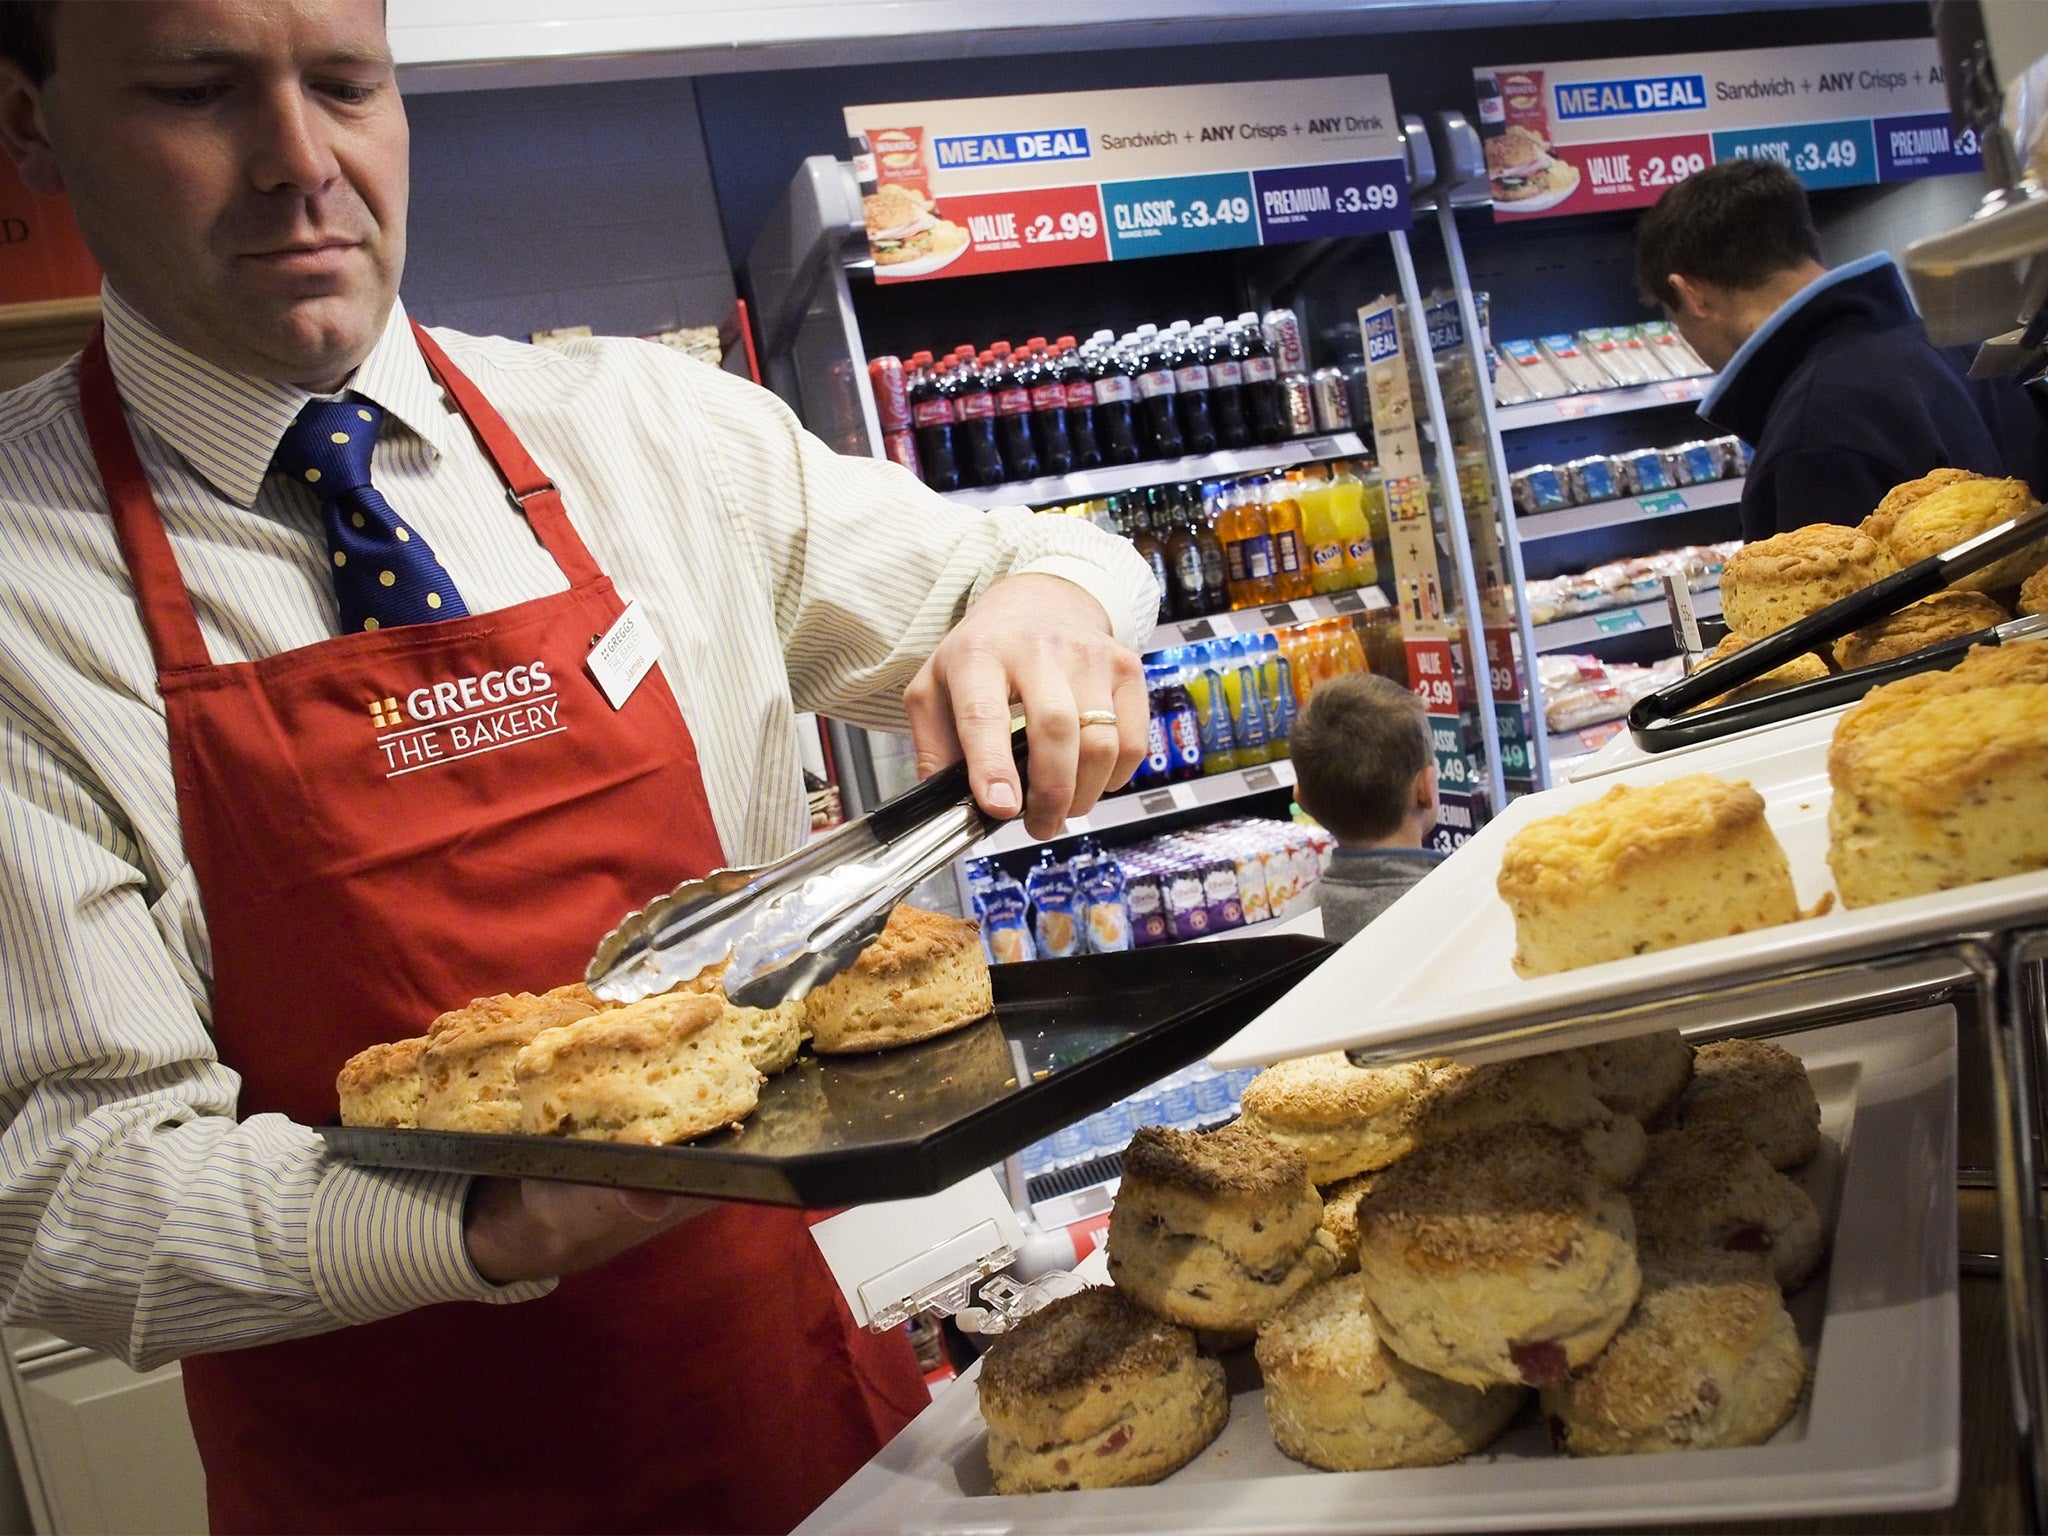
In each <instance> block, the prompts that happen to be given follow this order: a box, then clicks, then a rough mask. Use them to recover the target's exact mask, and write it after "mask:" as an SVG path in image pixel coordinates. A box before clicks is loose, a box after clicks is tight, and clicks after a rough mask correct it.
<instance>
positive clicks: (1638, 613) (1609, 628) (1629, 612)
mask: <svg viewBox="0 0 2048 1536" xmlns="http://www.w3.org/2000/svg"><path fill="white" fill-rule="evenodd" d="M1593 627H1594V628H1595V629H1597V630H1599V631H1600V633H1601V634H1603V635H1625V634H1627V633H1628V632H1629V631H1630V630H1632V629H1642V628H1643V627H1644V622H1643V614H1642V610H1641V609H1640V608H1622V609H1619V610H1617V611H1616V612H1614V613H1596V614H1594V615H1593Z"/></svg>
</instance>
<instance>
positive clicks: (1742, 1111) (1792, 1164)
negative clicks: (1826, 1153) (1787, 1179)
mask: <svg viewBox="0 0 2048 1536" xmlns="http://www.w3.org/2000/svg"><path fill="white" fill-rule="evenodd" d="M1673 1119H1674V1121H1675V1122H1676V1123H1677V1124H1678V1125H1680V1126H1686V1127H1691V1126H1696V1125H1703V1124H1706V1123H1709V1122H1712V1123H1715V1124H1719V1125H1726V1126H1730V1127H1732V1128H1733V1129H1735V1130H1736V1131H1739V1132H1740V1133H1741V1134H1742V1135H1743V1136H1745V1137H1747V1138H1748V1140H1749V1144H1750V1145H1751V1146H1753V1147H1755V1148H1756V1149H1757V1151H1759V1152H1761V1153H1762V1154H1763V1156H1764V1160H1765V1161H1766V1162H1768V1163H1769V1164H1770V1165H1771V1166H1772V1167H1773V1168H1796V1167H1798V1166H1799V1165H1800V1164H1801V1163H1803V1162H1806V1161H1807V1160H1808V1159H1809V1158H1811V1157H1812V1156H1813V1155H1814V1153H1816V1152H1818V1151H1819V1150H1820V1101H1819V1100H1818V1099H1817V1098H1815V1097H1814V1092H1813V1081H1812V1079H1810V1078H1809V1077H1807V1075H1806V1063H1805V1062H1803V1061H1801V1060H1800V1059H1799V1058H1798V1057H1797V1056H1795V1055H1793V1054H1792V1053H1791V1052H1790V1051H1788V1050H1786V1049H1785V1048H1784V1047H1783V1046H1782V1045H1773V1044H1772V1043H1771V1042H1770V1041H1768V1040H1716V1041H1714V1042H1713V1043H1712V1044H1710V1045H1703V1046H1701V1047H1700V1048H1699V1049H1698V1050H1697V1051H1695V1052H1693V1071H1692V1082H1691V1083H1689V1084H1688V1085H1687V1086H1686V1090H1685V1093H1684V1094H1683V1095H1682V1096H1681V1097H1680V1098H1679V1101H1678V1108H1677V1110H1676V1111H1675V1112H1674V1114H1673Z"/></svg>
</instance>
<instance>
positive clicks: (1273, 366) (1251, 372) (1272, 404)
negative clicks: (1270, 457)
mask: <svg viewBox="0 0 2048 1536" xmlns="http://www.w3.org/2000/svg"><path fill="white" fill-rule="evenodd" d="M1234 329H1235V331H1236V333H1237V339H1236V341H1235V343H1234V344H1233V345H1232V348H1231V350H1232V351H1233V352H1234V353H1235V354H1236V355H1237V357H1238V360H1239V362H1240V363H1241V364H1242V365H1243V367H1244V413H1245V419H1246V421H1247V422H1248V423H1249V424H1250V426H1251V429H1252V441H1253V442H1256V443H1280V442H1285V441H1286V440H1287V438H1288V436H1289V432H1288V427H1287V408H1286V405H1285V403H1284V402H1283V401H1282V399H1281V396H1280V367H1279V364H1278V363H1276V362H1275V361H1274V359H1273V349H1272V347H1271V346H1270V345H1268V343H1267V341H1266V333H1265V331H1264V330H1263V329H1262V328H1261V327H1260V325H1259V317H1258V316H1257V315H1255V314H1252V313H1251V312H1250V311H1249V310H1247V311H1246V312H1245V313H1244V314H1241V315H1239V316H1238V317H1237V324H1236V326H1235V327H1234Z"/></svg>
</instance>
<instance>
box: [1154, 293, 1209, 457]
mask: <svg viewBox="0 0 2048 1536" xmlns="http://www.w3.org/2000/svg"><path fill="white" fill-rule="evenodd" d="M1166 346H1167V351H1168V356H1169V357H1171V358H1172V360H1173V390H1174V400H1173V405H1174V411H1175V413H1176V414H1177V415H1178V416H1179V417H1180V436H1181V442H1182V444H1183V445H1184V446H1185V447H1186V449H1187V451H1188V452H1189V453H1214V452H1215V451H1216V422H1215V419H1214V418H1213V417H1211V416H1210V414H1209V365H1208V364H1207V363H1205V362H1203V361H1202V349H1201V348H1200V347H1198V346H1197V345H1195V336H1194V329H1193V327H1191V326H1190V325H1189V324H1188V323H1187V321H1185V320H1176V321H1174V322H1173V328H1172V330H1170V331H1168V332H1167V335H1166Z"/></svg>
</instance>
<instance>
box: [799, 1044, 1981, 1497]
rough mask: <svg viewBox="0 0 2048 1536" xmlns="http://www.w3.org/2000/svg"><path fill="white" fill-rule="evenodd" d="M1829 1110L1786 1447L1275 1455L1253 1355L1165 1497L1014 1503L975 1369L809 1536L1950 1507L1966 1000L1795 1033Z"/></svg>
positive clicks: (1956, 1414)
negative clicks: (1335, 1468) (1333, 1464)
mask: <svg viewBox="0 0 2048 1536" xmlns="http://www.w3.org/2000/svg"><path fill="white" fill-rule="evenodd" d="M1784 1044H1785V1045H1786V1046H1787V1047H1788V1048H1789V1049H1791V1050H1794V1051H1796V1052H1798V1054H1799V1055H1800V1056H1802V1057H1803V1058H1804V1059H1805V1061H1806V1065H1807V1069H1808V1071H1809V1073H1810V1074H1811V1075H1812V1077H1813V1084H1814V1089H1815V1092H1816V1094H1817V1095H1818V1097H1819V1099H1820V1101H1821V1129H1822V1131H1823V1133H1824V1135H1825V1137H1826V1138H1827V1145H1826V1148H1825V1150H1824V1151H1823V1154H1822V1155H1821V1156H1820V1157H1818V1158H1816V1159H1815V1160H1814V1162H1813V1164H1811V1165H1809V1167H1808V1168H1807V1169H1805V1170H1802V1171H1801V1173H1800V1175H1799V1177H1800V1179H1801V1182H1803V1183H1804V1184H1805V1185H1806V1186H1807V1189H1808V1192H1809V1193H1811V1194H1812V1195H1813V1196H1814V1197H1815V1203H1816V1204H1817V1205H1819V1206H1820V1208H1821V1210H1822V1212H1823V1214H1826V1213H1827V1212H1829V1211H1830V1210H1833V1211H1835V1212H1837V1213H1838V1214H1837V1216H1836V1219H1835V1221H1834V1252H1833V1257H1832V1259H1831V1261H1830V1264H1829V1267H1828V1269H1827V1270H1826V1272H1825V1273H1824V1274H1822V1275H1821V1276H1820V1277H1819V1278H1817V1279H1815V1280H1814V1281H1812V1282H1811V1283H1809V1284H1808V1285H1807V1286H1806V1287H1805V1288H1804V1289H1803V1290H1802V1291H1801V1292H1799V1293H1798V1294H1797V1295H1795V1296H1794V1297H1792V1298H1791V1306H1792V1312H1793V1316H1794V1317H1795V1319H1796V1320H1797V1321H1798V1323H1799V1329H1800V1335H1801V1338H1802V1339H1803V1340H1804V1341H1805V1343H1806V1344H1807V1346H1808V1348H1809V1349H1815V1350H1816V1354H1815V1368H1814V1384H1813V1390H1812V1392H1811V1394H1810V1395H1809V1398H1808V1400H1807V1402H1806V1403H1805V1404H1804V1405H1802V1407H1801V1409H1800V1411H1799V1412H1798V1413H1797V1414H1796V1415H1795V1416H1794V1417H1793V1419H1792V1421H1791V1422H1790V1423H1788V1424H1787V1425H1786V1426H1785V1427H1784V1428H1783V1429H1782V1430H1780V1431H1779V1432H1778V1434H1777V1436H1776V1437H1775V1438H1774V1439H1772V1440H1771V1442H1770V1443H1769V1444H1767V1445H1761V1446H1755V1447H1750V1448H1746V1449H1736V1450H1718V1451H1694V1452H1688V1453H1685V1454H1679V1455H1665V1456H1614V1457H1602V1458H1587V1459H1583V1460H1575V1459H1572V1458H1568V1457H1563V1456H1558V1455H1556V1454H1554V1453H1553V1452H1552V1451H1551V1450H1550V1449H1549V1446H1548V1444H1547V1441H1546V1438H1545V1433H1544V1430H1543V1427H1542V1424H1541V1422H1540V1416H1539V1415H1538V1414H1536V1413H1535V1412H1534V1411H1533V1410H1530V1411H1526V1412H1525V1413H1524V1415H1523V1417H1522V1419H1521V1420H1519V1421H1518V1422H1517V1424H1516V1425H1515V1426H1514V1427H1513V1428H1511V1429H1510V1430H1509V1432H1508V1434H1507V1436H1506V1437H1504V1438H1503V1439H1502V1440H1500V1441H1498V1442H1496V1443H1495V1445H1494V1446H1493V1447H1492V1448H1491V1449H1490V1450H1489V1451H1488V1452H1487V1453H1486V1454H1485V1455H1483V1456H1478V1457H1473V1458H1471V1459H1468V1460H1466V1461H1463V1462H1459V1463H1457V1464H1456V1465H1453V1466H1448V1467H1431V1468H1426V1469H1420V1470H1414V1471H1394V1472H1343V1473H1334V1472H1319V1471H1316V1470H1315V1469H1313V1468H1310V1467H1306V1466H1303V1465H1302V1464H1300V1463H1299V1462H1295V1461H1292V1460H1289V1459H1288V1458H1287V1457H1286V1456H1284V1455H1283V1454H1281V1452H1280V1451H1279V1450H1278V1449H1277V1448H1276V1447H1275V1446H1274V1444H1273V1441H1272V1436H1271V1433H1270V1431H1269V1429H1268V1427H1267V1420H1266V1410H1265V1402H1264V1397H1263V1394H1262V1393H1261V1392H1260V1391H1259V1389H1258V1386H1257V1383H1256V1368H1255V1367H1254V1366H1252V1365H1251V1364H1250V1362H1249V1359H1248V1357H1247V1352H1245V1351H1237V1352H1235V1353H1234V1354H1233V1355H1231V1356H1230V1357H1228V1361H1227V1363H1228V1364H1229V1366H1230V1368H1231V1372H1232V1374H1231V1387H1232V1398H1231V1417H1230V1423H1229V1424H1228V1425H1227V1426H1226V1427H1225V1429H1224V1431H1223V1433H1222V1434H1221V1435H1220V1436H1219V1437H1218V1438H1217V1439H1216V1441H1215V1443H1214V1444H1212V1445H1211V1446H1210V1447H1209V1448H1208V1449H1207V1450H1205V1451H1204V1452H1203V1453H1202V1454H1201V1455H1200V1456H1198V1457H1196V1458H1195V1460H1194V1461H1192V1462H1190V1463H1189V1464H1188V1465H1187V1466H1185V1467H1183V1468H1182V1469H1181V1470H1180V1471H1179V1472H1176V1473H1174V1474H1173V1475H1172V1476H1171V1477H1169V1478H1167V1479H1166V1480H1165V1481H1163V1482H1160V1483H1157V1484H1154V1485H1153V1486H1151V1487H1149V1488H1115V1489H1101V1490H1092V1491H1087V1492H1079V1493H1040V1494H1031V1495H1019V1496H1009V1497H998V1496H997V1495H995V1494H993V1493H992V1492H990V1490H989V1474H988V1459H987V1450H986V1441H987V1429H986V1427H985V1426H984V1424H983V1423H982V1419H981V1414H980V1411H979V1407H978V1405H977V1399H976V1394H975V1386H974V1379H975V1372H973V1371H970V1372H968V1373H967V1375H965V1376H963V1377H962V1378H961V1379H960V1380H959V1381H958V1382H956V1383H954V1384H953V1386H951V1387H950V1388H949V1389H948V1390H947V1391H946V1392H945V1393H943V1394H942V1395H941V1396H940V1397H939V1399H938V1400H937V1401H936V1402H934V1403H933V1404H932V1406H931V1407H930V1408H929V1409H928V1410H926V1412H925V1413H924V1414H922V1415H921V1416H920V1417H919V1418H918V1419H917V1421H916V1422H915V1423H913V1424H912V1425H911V1426H910V1427H909V1428H908V1429H906V1430H905V1431H904V1432H903V1433H902V1434H900V1435H898V1436H897V1437H896V1439H895V1440H893V1441H891V1442H890V1444H889V1445H888V1446H887V1447H886V1448H885V1449H884V1450H883V1451H882V1452H881V1454H880V1455H878V1456H876V1457H875V1459H874V1460H873V1461H871V1462H869V1463H868V1465H867V1466H866V1467H864V1468H863V1469H862V1470H861V1471H860V1472H859V1473H857V1474H856V1475H855V1476H854V1477H853V1478H852V1479H851V1480H850V1481H849V1482H848V1483H847V1484H846V1485H845V1486H844V1487H842V1488H841V1489H840V1490H839V1491H838V1492H837V1493H835V1494H834V1495H833V1496H832V1497H831V1498H830V1499H829V1500H827V1501H826V1502H825V1504H824V1505H823V1506H822V1507H821V1508H819V1509H818V1510H817V1512H816V1513H814V1514H813V1515H812V1516H811V1518H810V1519H809V1520H807V1521H805V1522H804V1524H803V1525H802V1526H801V1527H799V1529H800V1530H801V1531H805V1532H827V1531H831V1532H903V1533H920V1532H939V1531H972V1532H976V1533H983V1532H988V1533H995V1532H1018V1533H1024V1532H1035V1531H1043V1532H1061V1533H1069V1532H1071V1533H1088V1532H1102V1533H1105V1536H1108V1533H1124V1532H1138V1531H1174V1532H1178V1531H1197V1530H1199V1531H1203V1532H1217V1533H1225V1536H1228V1533H1242V1536H1255V1533H1257V1536H1263V1533H1270V1532H1280V1531H1305V1532H1339V1531H1360V1532H1380V1531H1415V1530H1429V1531H1495V1530H1529V1529H1540V1528H1546V1527H1568V1528H1578V1529H1583V1528H1587V1527H1592V1526H1610V1525H1638V1524H1644V1523H1654V1522H1677V1521H1714V1522H1717V1523H1718V1522H1723V1521H1730V1520H1757V1519H1767V1518H1783V1517H1796V1516H1810V1515H1820V1514H1854V1513H1861V1512H1866V1511H1876V1510H1903V1509H1940V1508H1944V1507H1946V1506H1947V1505H1949V1504H1952V1503H1953V1502H1954V1501H1955V1497H1956V1490H1957V1485H1958V1479H1959V1476H1960V1468H1961V1450H1960V1443H1961V1429H1960V1409H1959V1403H1960V1394H1959V1385H1958V1371H1959V1365H1958V1361H1959V1332H1958V1329H1959V1324H1958V1318H1957V1309H1956V1236H1955V1233H1956V1226H1955V1179H1954V1172H1953V1171H1954V1168H1955V1060H1956V1054H1955V1015H1954V1012H1953V1011H1952V1010H1951V1009H1949V1008H1946V1007H1941V1008H1928V1009H1922V1010H1920V1011H1918V1012H1914V1013H1909V1014H1900V1015H1896V1016H1893V1017H1889V1018H1880V1019H1869V1020H1862V1021H1858V1022H1856V1023H1852V1024H1843V1025H1836V1026H1834V1027H1832V1028H1828V1029H1821V1030H1814V1031H1810V1032H1808V1033H1806V1034H1802V1035H1795V1036H1789V1037H1787V1038H1786V1039H1785V1041H1784Z"/></svg>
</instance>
